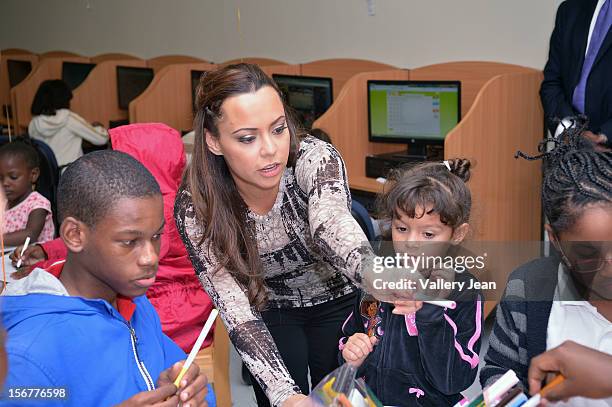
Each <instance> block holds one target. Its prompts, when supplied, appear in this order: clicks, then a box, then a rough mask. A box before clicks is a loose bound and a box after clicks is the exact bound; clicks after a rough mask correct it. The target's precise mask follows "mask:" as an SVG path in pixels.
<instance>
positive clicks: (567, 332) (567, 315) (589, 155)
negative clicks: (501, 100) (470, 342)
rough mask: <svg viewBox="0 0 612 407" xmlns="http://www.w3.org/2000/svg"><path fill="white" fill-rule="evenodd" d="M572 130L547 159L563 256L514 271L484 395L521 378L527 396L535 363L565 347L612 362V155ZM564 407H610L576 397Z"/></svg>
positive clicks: (545, 196) (553, 226)
mask: <svg viewBox="0 0 612 407" xmlns="http://www.w3.org/2000/svg"><path fill="white" fill-rule="evenodd" d="M584 127H585V123H584V122H582V123H581V125H580V126H577V127H572V128H568V129H566V130H565V132H564V133H563V134H562V135H561V137H560V138H559V139H557V140H545V142H547V141H553V142H554V143H555V147H554V148H553V149H552V150H551V151H549V152H546V153H542V154H540V155H537V156H534V157H531V156H528V155H526V154H524V153H521V152H519V153H517V156H521V157H523V158H526V159H529V160H533V159H544V161H545V166H546V170H547V171H546V175H545V178H544V182H543V185H542V202H543V206H544V212H545V215H546V217H547V221H548V223H547V224H546V225H545V228H546V232H547V233H548V236H549V238H550V240H551V242H552V244H553V246H554V248H555V249H556V250H555V251H554V253H553V255H551V256H550V257H546V258H540V259H537V260H534V261H532V262H530V263H527V264H525V265H523V266H521V267H519V268H518V269H517V270H515V271H514V272H513V273H512V274H511V275H510V278H509V281H508V285H507V286H506V291H505V293H504V297H503V298H502V301H501V302H500V304H499V305H498V307H497V314H496V321H495V326H494V327H493V331H492V333H491V337H490V346H489V349H488V351H487V354H486V356H485V363H486V364H485V366H484V368H483V369H482V371H481V373H480V379H481V384H482V386H483V387H485V386H488V385H490V384H491V383H493V382H494V381H495V380H497V378H499V377H500V376H501V375H502V374H504V373H505V372H506V371H507V370H509V369H512V370H514V371H515V372H516V373H517V375H518V377H519V379H520V384H521V386H522V387H523V388H524V389H525V390H526V389H528V381H527V378H528V367H529V363H530V361H531V360H532V359H533V358H534V357H536V356H538V355H539V354H541V353H544V352H545V351H547V350H550V349H553V348H555V347H557V346H559V345H561V344H562V343H564V342H566V341H573V342H576V343H578V344H580V345H583V346H587V347H590V348H592V349H595V350H598V351H600V352H603V353H607V354H612V340H611V338H612V322H611V321H612V301H610V300H611V299H612V264H611V263H612V262H611V260H612V245H611V244H610V243H611V242H610V238H611V237H612V153H611V152H601V151H595V150H594V149H593V147H592V146H590V145H589V144H588V143H585V141H584V140H583V138H582V137H581V136H580V134H581V132H582V130H583V129H584ZM556 405H557V406H559V405H560V406H570V405H571V406H589V407H595V406H610V405H612V398H609V399H606V400H592V399H587V398H582V397H574V398H571V399H569V400H568V401H567V403H565V402H563V403H560V404H556Z"/></svg>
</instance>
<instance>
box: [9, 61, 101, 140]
mask: <svg viewBox="0 0 612 407" xmlns="http://www.w3.org/2000/svg"><path fill="white" fill-rule="evenodd" d="M64 61H67V62H89V58H86V57H63V58H55V57H46V58H42V57H41V59H39V62H38V64H36V66H35V67H34V68H33V69H32V72H30V75H28V77H27V78H26V79H25V80H24V81H23V82H21V83H20V84H19V85H17V86H15V87H14V88H13V89H11V106H12V108H13V120H15V126H16V129H17V131H19V132H23V131H25V130H26V129H27V127H28V124H29V123H30V120H31V119H32V115H31V114H30V108H31V106H32V101H33V100H34V95H35V94H36V91H37V90H38V87H39V86H40V84H41V83H42V82H43V81H46V80H47V79H61V77H62V63H63V62H64Z"/></svg>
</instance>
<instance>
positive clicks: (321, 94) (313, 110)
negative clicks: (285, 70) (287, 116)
mask: <svg viewBox="0 0 612 407" xmlns="http://www.w3.org/2000/svg"><path fill="white" fill-rule="evenodd" d="M272 79H274V82H276V84H277V85H278V87H279V88H280V90H281V91H282V92H283V94H284V95H285V100H286V101H287V104H289V106H291V107H292V108H293V110H295V112H296V113H297V115H298V118H299V119H300V121H301V122H302V125H303V126H304V128H305V129H307V130H309V129H311V128H312V123H313V122H314V121H315V120H317V119H318V118H319V117H320V116H321V115H322V114H323V113H325V111H326V110H327V109H328V108H329V107H330V106H331V104H332V101H333V91H332V89H333V88H332V79H331V78H319V77H314V76H292V75H278V74H273V75H272Z"/></svg>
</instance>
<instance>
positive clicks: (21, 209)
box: [0, 140, 55, 246]
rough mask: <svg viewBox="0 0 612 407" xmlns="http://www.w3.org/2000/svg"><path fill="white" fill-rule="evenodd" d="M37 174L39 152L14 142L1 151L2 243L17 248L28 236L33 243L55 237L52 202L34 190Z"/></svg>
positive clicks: (38, 173)
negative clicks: (5, 202) (5, 206)
mask: <svg viewBox="0 0 612 407" xmlns="http://www.w3.org/2000/svg"><path fill="white" fill-rule="evenodd" d="M39 175H40V168H39V161H38V153H37V152H36V150H35V149H34V147H32V146H31V145H29V144H28V143H26V142H24V141H22V140H17V141H14V142H11V143H8V144H5V145H4V146H2V147H1V148H0V181H1V182H2V186H3V188H4V193H5V194H6V198H7V201H8V203H7V208H6V209H7V210H6V213H5V216H4V244H5V245H6V246H18V245H21V244H23V243H24V241H25V240H26V238H27V237H28V236H29V237H30V239H31V240H32V241H33V242H47V241H49V240H52V239H53V237H54V234H55V227H54V226H53V217H52V214H51V203H50V202H49V200H48V199H47V198H45V197H44V196H42V195H41V194H39V193H38V192H36V191H34V187H35V185H36V181H37V180H38V176H39Z"/></svg>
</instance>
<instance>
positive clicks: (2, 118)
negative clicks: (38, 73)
mask: <svg viewBox="0 0 612 407" xmlns="http://www.w3.org/2000/svg"><path fill="white" fill-rule="evenodd" d="M9 59H10V60H17V61H29V62H30V63H31V64H32V71H34V69H36V64H37V63H38V55H36V54H33V53H31V52H30V51H26V50H20V49H17V48H9V49H5V50H2V51H0V108H2V112H1V113H0V124H3V125H8V121H7V119H6V108H5V106H8V107H9V108H10V110H11V111H12V112H13V113H12V116H13V117H12V118H11V119H10V121H11V126H14V124H15V123H14V120H15V119H14V118H15V113H14V112H15V109H14V108H13V107H12V106H11V90H10V83H9V77H8V64H7V60H9Z"/></svg>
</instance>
